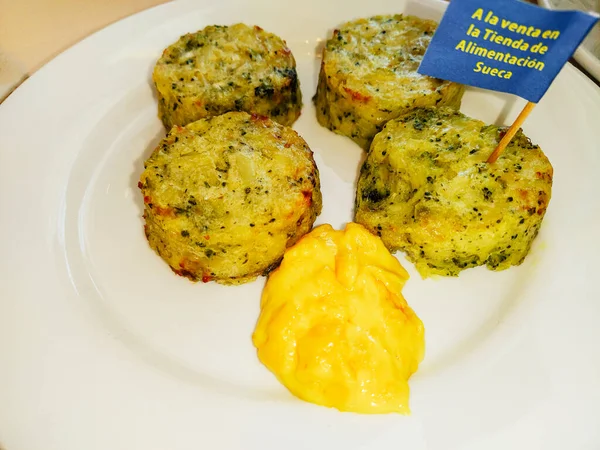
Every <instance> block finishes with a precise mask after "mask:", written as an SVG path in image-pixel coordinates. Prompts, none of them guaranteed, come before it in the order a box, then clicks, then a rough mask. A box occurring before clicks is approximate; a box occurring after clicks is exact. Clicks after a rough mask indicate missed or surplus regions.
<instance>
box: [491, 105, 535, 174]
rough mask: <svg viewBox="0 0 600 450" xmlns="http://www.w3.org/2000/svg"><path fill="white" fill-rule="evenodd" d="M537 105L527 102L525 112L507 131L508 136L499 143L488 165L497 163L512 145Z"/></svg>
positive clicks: (522, 112)
mask: <svg viewBox="0 0 600 450" xmlns="http://www.w3.org/2000/svg"><path fill="white" fill-rule="evenodd" d="M535 105H536V103H532V102H527V104H526V105H525V107H524V108H523V111H521V114H519V117H517V120H515V121H514V123H513V124H512V125H511V126H510V128H509V129H508V130H506V134H505V135H504V137H503V138H502V139H501V140H500V142H499V143H498V146H497V147H496V150H494V152H493V153H492V154H491V155H490V157H489V158H488V159H487V162H488V164H493V163H494V162H496V160H497V159H498V156H500V154H501V153H502V152H503V151H504V149H505V148H506V146H507V145H508V144H509V143H510V141H511V140H512V138H513V137H514V135H515V134H516V133H517V131H519V128H521V125H523V122H525V119H527V116H528V115H529V113H530V112H531V110H532V109H533V107H534V106H535Z"/></svg>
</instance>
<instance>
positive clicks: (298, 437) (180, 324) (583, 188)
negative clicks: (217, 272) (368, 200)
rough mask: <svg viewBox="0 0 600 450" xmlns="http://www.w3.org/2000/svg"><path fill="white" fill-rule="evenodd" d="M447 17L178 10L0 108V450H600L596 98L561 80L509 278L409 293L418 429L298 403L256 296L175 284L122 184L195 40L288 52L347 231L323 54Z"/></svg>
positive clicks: (488, 98) (253, 287)
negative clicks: (524, 246)
mask: <svg viewBox="0 0 600 450" xmlns="http://www.w3.org/2000/svg"><path fill="white" fill-rule="evenodd" d="M442 10H443V4H441V3H439V4H438V3H434V2H433V1H428V2H424V3H423V2H422V3H416V4H408V5H406V4H404V3H403V2H401V1H398V0H393V1H392V0H377V1H368V2H365V1H361V0H353V1H342V0H338V1H334V2H323V1H322V0H304V1H302V2H295V3H289V4H285V3H282V2H279V3H272V2H270V1H269V0H253V1H252V2H250V3H245V2H242V1H237V0H221V1H220V2H218V3H214V2H209V1H208V0H207V1H203V2H198V1H197V0H193V1H178V2H173V3H168V4H165V5H163V6H160V7H157V8H154V9H151V10H148V11H145V12H143V13H141V14H138V15H136V16H133V17H130V18H128V19H126V20H123V21H121V22H119V23H117V24H115V25H113V26H111V27H109V28H107V29H105V30H103V31H101V32H99V33H97V34H95V35H93V36H91V37H90V38H88V39H86V40H85V41H83V42H81V43H80V44H78V45H76V46H75V47H73V48H71V49H70V50H68V51H67V52H65V53H64V54H62V55H60V56H59V57H57V58H56V59H55V60H53V61H52V62H50V63H49V64H48V65H46V66H45V67H44V68H42V69H41V70H40V71H39V72H37V73H36V74H35V75H34V76H33V77H31V78H30V79H29V80H27V81H26V82H25V83H24V84H23V85H22V86H21V87H19V88H18V89H17V90H16V91H15V92H14V93H13V94H12V95H11V96H10V97H9V98H8V99H7V100H6V101H5V102H4V103H3V104H2V105H1V106H0V205H1V206H2V221H0V231H1V233H2V234H1V236H2V237H1V238H0V254H2V259H1V260H0V279H1V283H0V289H1V291H0V294H1V295H0V405H1V407H0V430H2V431H1V434H0V441H1V444H0V446H4V447H5V448H6V449H7V450H38V449H39V450H42V449H43V450H53V449H57V450H81V449H86V450H95V449H106V448H110V449H113V450H120V449H123V450H132V449H144V450H152V449H176V450H180V449H182V450H183V449H186V450H187V449H199V448H210V449H244V450H247V449H261V450H270V449H282V448H285V449H289V450H295V449H311V450H313V449H329V448H344V449H348V450H355V449H356V450H357V449H378V450H382V449H398V448H401V447H402V448H410V449H411V450H419V449H429V450H431V449H443V450H448V449H459V448H460V449H482V448H485V449H507V448H511V449H514V448H526V449H535V448H543V449H564V448H569V449H592V448H598V447H599V446H600V434H599V429H598V427H597V425H598V423H600V409H599V408H598V407H597V405H598V402H599V401H600V357H599V347H598V342H600V327H598V326H597V324H598V321H599V320H600V302H599V301H598V299H599V298H600V289H599V287H598V286H599V284H598V283H597V282H596V281H595V280H594V277H595V276H596V274H597V273H598V270H599V269H600V265H599V264H598V259H597V255H598V254H600V240H599V239H598V223H599V219H600V203H599V201H598V194H597V193H598V190H599V188H600V181H599V178H598V173H600V152H599V151H598V147H599V142H600V127H599V126H598V122H597V119H598V117H600V90H599V89H598V88H596V87H595V86H594V85H593V83H592V82H591V81H589V80H588V79H586V78H585V77H584V76H583V75H581V74H580V73H579V72H578V71H577V70H574V69H573V68H572V67H571V66H566V67H565V68H564V70H563V71H562V72H561V73H560V74H559V76H558V78H557V79H556V81H555V82H554V84H553V86H552V87H551V88H550V90H549V91H548V93H547V94H546V96H545V97H544V98H543V99H542V101H541V102H540V103H539V105H538V106H537V107H536V108H535V110H534V111H533V113H532V114H531V116H530V117H529V119H528V120H527V123H526V124H525V131H526V133H527V134H528V135H529V136H530V137H531V139H532V140H533V141H534V142H536V143H538V144H539V145H540V146H541V147H542V148H543V149H544V150H545V152H546V153H547V155H548V157H549V158H550V160H551V161H552V163H553V165H554V168H555V184H554V192H553V197H552V200H551V202H550V206H549V209H548V212H547V215H546V218H545V221H544V224H543V226H542V230H541V232H540V234H539V236H538V238H537V239H536V241H535V243H534V246H533V249H532V251H531V253H530V255H529V256H528V258H527V259H526V261H525V262H524V263H523V264H522V265H521V266H519V267H514V268H511V269H509V270H506V271H503V272H498V273H496V272H490V271H488V270H486V269H485V268H477V269H471V270H467V271H465V272H463V273H462V274H461V276H460V277H458V278H438V279H429V280H426V281H424V280H422V279H421V278H420V277H419V276H418V274H417V273H416V272H415V270H414V268H413V266H412V265H411V264H410V263H408V262H407V261H405V260H404V259H403V258H402V256H401V255H398V257H399V258H400V260H401V261H402V263H403V264H404V265H405V267H406V268H407V269H408V270H409V272H410V274H411V279H410V280H409V282H408V284H407V286H406V289H405V292H404V294H405V296H406V298H407V300H408V302H409V303H410V304H411V305H412V306H413V307H414V309H415V310H416V312H417V313H418V314H419V316H420V317H421V319H422V320H423V322H424V324H425V327H426V342H427V354H426V357H425V360H424V362H423V364H422V365H421V367H420V369H419V371H418V372H417V374H415V375H414V377H413V378H412V379H411V386H412V396H411V407H412V410H413V414H412V416H410V417H405V416H399V415H384V416H365V415H357V414H348V413H340V412H338V411H337V410H334V409H327V408H323V407H319V406H316V405H312V404H308V403H305V402H302V401H300V400H298V399H296V398H294V397H293V396H292V395H290V394H289V393H288V392H287V391H286V389H285V388H284V387H283V386H281V385H280V384H279V383H278V382H277V381H276V379H275V378H274V376H273V375H272V374H271V373H270V372H269V371H268V370H267V369H266V368H264V367H263V366H262V365H261V364H260V363H259V361H258V360H257V358H256V353H255V350H254V348H253V346H252V343H251V333H252V331H253V328H254V324H255V321H256V319H257V317H258V312H259V299H260V294H261V289H262V287H263V284H264V279H260V280H258V281H256V282H254V283H251V284H247V285H243V286H237V287H226V286H220V285H216V284H214V283H208V284H202V283H199V284H193V283H190V282H189V281H187V280H186V279H183V278H180V277H177V276H175V275H174V274H173V273H172V272H171V270H169V268H168V267H167V265H166V264H164V262H163V261H162V260H161V259H160V258H159V257H158V256H157V255H156V254H154V252H153V251H152V250H151V249H150V248H149V246H148V244H147V242H146V240H145V238H144V234H143V231H142V218H141V214H142V199H141V198H140V194H139V191H138V189H137V187H136V185H137V180H138V178H139V175H140V173H141V171H142V168H143V161H144V159H145V158H146V157H147V156H148V155H149V153H150V152H151V150H152V149H153V147H154V146H155V145H156V143H157V142H158V140H159V139H160V138H161V137H162V136H163V135H164V133H165V131H164V129H163V128H162V125H161V123H160V121H159V120H158V118H157V105H156V98H155V95H154V93H153V89H152V86H151V82H150V74H151V71H152V68H153V65H154V62H155V61H156V60H157V58H158V57H159V55H160V54H161V51H162V49H163V48H164V47H166V46H167V45H168V44H170V43H171V42H173V41H174V40H176V38H177V37H179V36H180V35H181V34H184V33H186V32H189V31H193V30H197V29H200V28H202V27H204V26H205V25H208V24H232V23H235V22H238V21H243V22H246V23H249V24H257V25H260V26H262V27H263V28H265V29H266V30H268V31H272V32H274V33H276V34H278V35H280V36H282V37H283V38H284V39H286V40H287V42H288V44H289V46H290V48H291V49H292V51H293V53H294V55H295V57H296V59H297V62H298V70H299V76H300V81H301V86H302V91H303V94H304V99H305V103H306V104H305V107H304V110H303V114H302V117H301V119H300V120H299V121H298V122H297V123H296V124H295V125H294V127H295V128H296V129H297V130H298V132H299V133H300V134H301V135H302V136H303V137H304V138H305V139H306V140H307V142H308V143H309V145H310V146H311V148H312V149H313V150H314V152H315V158H316V161H317V164H318V166H319V169H320V173H321V179H322V190H323V194H324V209H323V213H322V215H321V216H320V217H319V219H318V223H325V222H328V223H331V224H332V225H333V226H335V227H341V226H343V224H344V223H345V222H347V221H349V220H351V217H352V207H353V199H354V183H355V180H356V176H357V169H358V166H359V163H360V161H361V159H362V157H363V154H362V151H361V150H360V149H359V148H358V147H357V146H355V145H354V144H353V143H352V142H351V141H350V140H349V139H346V138H343V137H340V136H337V135H334V134H333V133H331V132H329V131H328V130H325V129H323V128H321V127H320V126H319V125H318V124H317V121H316V119H315V111H314V108H313V106H312V104H311V102H310V98H311V96H312V95H313V93H314V91H315V87H316V80H317V72H318V69H319V63H320V60H319V55H320V51H321V49H322V46H323V41H324V40H325V39H326V38H327V37H328V36H329V35H330V33H331V31H332V30H333V29H334V28H335V27H336V26H338V25H339V24H340V23H342V22H343V21H345V20H348V19H351V18H356V17H361V16H369V15H374V14H380V13H397V12H402V11H408V12H410V13H415V14H419V15H421V16H426V17H431V18H439V17H440V16H441V12H442ZM523 104H524V102H522V101H521V100H518V99H516V98H514V97H511V96H508V95H503V94H499V93H494V92H489V91H483V90H478V89H469V90H468V92H467V93H466V95H465V98H464V102H463V107H462V110H463V111H464V112H465V113H466V114H468V115H471V116H474V117H478V118H480V119H482V120H484V121H486V122H496V123H509V122H510V121H511V120H512V119H514V118H515V117H516V115H517V113H518V112H519V110H520V109H521V108H522V106H523Z"/></svg>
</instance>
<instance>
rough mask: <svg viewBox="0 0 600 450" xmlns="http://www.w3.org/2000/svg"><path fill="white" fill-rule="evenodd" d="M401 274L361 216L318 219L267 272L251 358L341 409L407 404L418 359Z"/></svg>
mask: <svg viewBox="0 0 600 450" xmlns="http://www.w3.org/2000/svg"><path fill="white" fill-rule="evenodd" d="M406 280H408V273H407V272H406V271H405V270H404V268H403V267H402V266H401V265H400V263H399V262H398V260H397V259H396V258H394V257H393V256H392V255H391V254H390V253H389V252H388V250H387V249H386V248H385V246H384V245H383V243H382V242H381V239H380V238H378V237H377V236H374V235H372V234H371V233H370V232H368V231H367V230H366V229H365V228H363V227H362V226H361V225H358V224H355V223H349V224H348V225H347V226H346V228H345V230H343V231H336V230H334V229H333V228H332V227H331V226H330V225H321V226H319V227H317V228H315V229H314V230H313V231H311V232H310V233H309V234H307V235H305V236H304V237H303V238H302V239H301V240H300V241H299V242H298V243H297V244H296V245H294V246H293V247H291V248H289V249H288V250H287V251H286V253H285V255H284V257H283V262H282V263H281V266H280V267H279V268H278V269H276V270H275V271H274V272H272V273H271V275H270V276H269V279H268V281H267V284H266V286H265V289H264V291H263V294H262V300H261V313H260V317H259V319H258V323H257V325H256V329H255V331H254V335H253V341H254V345H255V346H256V348H257V349H258V357H259V359H260V360H261V361H262V363H263V364H264V365H265V366H267V367H268V368H269V369H270V370H271V371H272V372H273V373H274V374H275V375H276V376H277V378H278V379H279V380H280V381H281V382H282V383H283V384H284V385H285V386H286V387H287V388H288V389H289V390H290V391H291V392H292V393H293V394H294V395H296V396H297V397H299V398H301V399H303V400H306V401H309V402H312V403H317V404H319V405H324V406H329V407H334V408H337V409H339V410H341V411H353V412H359V413H388V412H399V413H403V414H408V413H410V409H409V407H408V394H409V387H408V379H409V377H410V376H411V375H412V374H413V373H414V372H415V371H416V370H417V367H418V365H419V363H420V362H421V360H422V359H423V355H424V349H425V341H424V328H423V324H422V322H421V320H420V319H419V318H418V317H417V316H416V314H415V313H414V312H413V310H412V309H411V308H410V307H409V306H408V305H407V303H406V300H404V297H403V296H402V293H401V290H402V287H403V286H404V284H405V283H406Z"/></svg>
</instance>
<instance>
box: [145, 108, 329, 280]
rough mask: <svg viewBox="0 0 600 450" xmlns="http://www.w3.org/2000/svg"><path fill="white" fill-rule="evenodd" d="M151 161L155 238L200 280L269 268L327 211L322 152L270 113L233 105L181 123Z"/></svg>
mask: <svg viewBox="0 0 600 450" xmlns="http://www.w3.org/2000/svg"><path fill="white" fill-rule="evenodd" d="M144 166H145V170H144V172H143V173H142V175H141V178H140V183H139V187H140V189H141V191H142V194H143V197H144V218H145V220H146V226H145V231H146V237H147V238H148V241H149V243H150V246H151V247H152V248H153V249H154V250H155V251H156V252H157V253H158V254H159V255H160V256H161V257H162V258H163V259H164V260H165V261H166V262H167V263H168V264H169V266H171V268H172V269H173V271H175V272H176V273H177V274H179V275H183V276H185V277H188V278H189V279H190V280H193V281H197V280H202V281H205V282H206V281H209V280H215V281H217V282H220V283H224V284H237V283H242V282H246V281H251V280H253V279H254V278H256V277H257V276H258V275H263V274H266V273H267V272H268V271H269V270H271V269H272V268H274V267H275V266H276V265H277V264H278V263H279V262H280V260H281V258H282V256H283V253H284V251H285V249H286V248H287V247H289V246H290V245H292V244H294V243H295V242H296V241H297V240H298V239H299V238H300V237H301V236H303V235H304V234H306V233H307V232H308V231H310V230H311V228H312V225H313V223H314V221H315V219H316V217H317V216H318V215H319V214H320V213H321V207H322V199H321V191H320V182H319V173H318V170H317V166H316V165H315V162H314V160H313V156H312V151H311V150H310V149H309V147H308V145H307V144H306V142H305V141H304V140H303V139H302V138H301V137H300V136H299V135H298V134H297V133H296V132H295V131H294V130H292V129H291V128H289V127H286V126H283V125H280V124H278V123H276V122H273V121H272V120H271V119H269V118H267V117H264V116H257V115H250V114H248V113H245V112H231V113H227V114H224V115H221V116H217V117H212V118H209V119H203V120H199V121H197V122H193V123H191V124H189V125H187V126H185V127H178V126H176V127H173V129H172V130H171V131H170V132H169V133H168V134H167V136H166V137H165V138H164V139H163V140H162V141H161V142H160V144H159V145H158V147H157V148H156V149H155V150H154V152H153V153H152V155H151V156H150V158H149V159H148V160H147V161H146V162H145V165H144Z"/></svg>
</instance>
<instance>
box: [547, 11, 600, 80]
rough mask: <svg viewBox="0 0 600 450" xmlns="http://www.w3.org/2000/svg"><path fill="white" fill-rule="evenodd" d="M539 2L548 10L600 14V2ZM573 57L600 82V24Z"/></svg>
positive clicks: (597, 24) (599, 23) (593, 29)
mask: <svg viewBox="0 0 600 450" xmlns="http://www.w3.org/2000/svg"><path fill="white" fill-rule="evenodd" d="M539 2H540V4H541V5H542V6H545V7H546V8H548V9H556V10H573V9H576V10H579V11H595V12H596V13H600V1H599V0H539ZM573 56H574V58H575V60H576V61H577V62H578V63H579V64H581V65H582V66H583V68H584V69H585V70H587V71H588V72H589V73H590V74H591V75H592V76H593V77H594V78H595V79H596V80H598V81H600V22H598V23H596V25H595V26H594V28H592V31H590V33H589V34H588V35H587V37H586V38H585V39H584V40H583V42H582V43H581V45H580V46H579V47H578V48H577V50H576V51H575V54H574V55H573Z"/></svg>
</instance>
